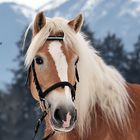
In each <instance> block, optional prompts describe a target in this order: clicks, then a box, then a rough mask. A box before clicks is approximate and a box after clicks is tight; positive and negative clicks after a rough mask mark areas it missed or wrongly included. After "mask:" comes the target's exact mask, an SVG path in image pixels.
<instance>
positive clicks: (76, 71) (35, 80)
mask: <svg viewBox="0 0 140 140" xmlns="http://www.w3.org/2000/svg"><path fill="white" fill-rule="evenodd" d="M63 37H64V36H49V37H48V38H47V40H49V41H50V40H51V41H54V40H59V41H63ZM77 62H78V60H77V61H76V63H75V74H76V79H77V81H78V82H79V75H78V70H77V67H76V64H77ZM31 69H32V71H33V77H34V84H35V87H36V90H37V92H38V96H39V99H40V101H41V103H42V105H43V107H44V108H45V111H43V114H42V116H41V118H40V119H38V121H37V124H36V127H35V131H34V136H33V139H32V140H35V137H36V135H37V132H38V129H39V127H40V125H41V124H42V122H43V120H44V119H45V117H46V116H47V114H48V112H49V108H50V105H49V106H48V108H47V107H46V100H45V97H46V96H47V95H48V94H49V93H50V92H51V91H53V90H55V89H57V88H59V87H62V88H64V87H65V86H68V87H69V88H70V90H71V96H72V101H73V102H74V100H75V91H76V83H77V82H75V85H74V86H73V85H72V84H71V83H69V82H67V81H63V82H58V83H55V84H53V85H52V86H50V87H49V88H47V89H46V90H45V91H44V92H43V91H42V89H41V87H40V84H39V81H38V78H37V74H36V71H35V61H34V60H33V62H32V64H31V66H30V68H29V71H28V74H27V80H26V82H28V80H29V74H30V72H31ZM54 134H55V130H53V131H52V132H50V133H49V134H48V136H46V137H45V138H44V139H42V140H48V139H49V138H50V137H52V136H53V135H54Z"/></svg>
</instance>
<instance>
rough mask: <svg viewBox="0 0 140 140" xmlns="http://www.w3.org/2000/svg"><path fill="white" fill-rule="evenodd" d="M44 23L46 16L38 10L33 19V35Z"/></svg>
mask: <svg viewBox="0 0 140 140" xmlns="http://www.w3.org/2000/svg"><path fill="white" fill-rule="evenodd" d="M45 24H46V17H45V15H44V13H43V12H39V13H38V14H37V15H36V17H35V21H34V28H33V35H35V34H37V33H38V32H39V31H40V30H41V29H42V28H43V27H44V25H45Z"/></svg>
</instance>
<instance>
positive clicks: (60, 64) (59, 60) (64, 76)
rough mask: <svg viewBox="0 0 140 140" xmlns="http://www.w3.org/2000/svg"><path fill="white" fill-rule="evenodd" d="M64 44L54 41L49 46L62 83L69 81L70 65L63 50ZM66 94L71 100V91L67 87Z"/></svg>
mask: <svg viewBox="0 0 140 140" xmlns="http://www.w3.org/2000/svg"><path fill="white" fill-rule="evenodd" d="M61 46H62V44H61V43H60V42H58V41H52V42H51V43H50V44H49V53H50V54H51V56H52V58H53V60H54V62H55V66H56V70H57V72H58V76H59V78H60V80H61V81H68V64H67V60H66V57H65V55H64V53H63V51H62V50H61ZM65 94H66V97H67V99H71V94H70V89H69V87H65Z"/></svg>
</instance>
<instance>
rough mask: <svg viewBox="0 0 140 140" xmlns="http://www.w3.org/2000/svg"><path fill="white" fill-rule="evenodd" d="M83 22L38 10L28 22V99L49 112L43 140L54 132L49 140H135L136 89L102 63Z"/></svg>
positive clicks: (139, 106) (138, 133)
mask: <svg viewBox="0 0 140 140" xmlns="http://www.w3.org/2000/svg"><path fill="white" fill-rule="evenodd" d="M83 21H84V17H83V15H82V14H79V15H78V16H76V17H75V18H74V19H72V20H66V19H64V18H61V17H54V18H48V17H46V16H45V15H44V13H43V12H42V11H41V12H39V13H37V15H36V17H35V19H34V20H33V35H32V36H33V37H32V41H31V44H30V45H29V48H28V50H27V52H26V56H25V67H26V69H27V70H28V79H29V81H28V84H29V89H30V91H31V94H32V96H33V98H34V99H35V100H37V101H38V102H39V104H40V107H41V110H42V111H44V110H47V109H48V116H46V117H45V124H46V125H47V127H46V129H45V131H44V137H45V136H47V135H48V133H49V132H50V131H51V130H54V131H55V132H56V133H55V134H54V135H53V136H52V137H50V139H51V140H139V137H140V85H138V84H131V83H128V82H127V81H126V80H125V79H124V77H123V76H122V75H121V74H120V73H119V72H118V71H117V70H116V69H115V68H114V67H113V66H110V65H107V64H106V63H105V62H104V60H103V59H102V58H101V56H100V54H99V52H98V51H96V50H95V49H94V48H93V47H92V46H91V45H90V42H89V41H88V40H86V39H85V35H84V34H83V33H82V32H81V27H82V25H83ZM48 106H49V107H48ZM46 108H47V109H46Z"/></svg>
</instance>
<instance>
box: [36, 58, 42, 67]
mask: <svg viewBox="0 0 140 140" xmlns="http://www.w3.org/2000/svg"><path fill="white" fill-rule="evenodd" d="M35 62H36V63H37V64H38V65H41V64H43V59H42V58H41V57H40V56H37V57H36V58H35Z"/></svg>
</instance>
